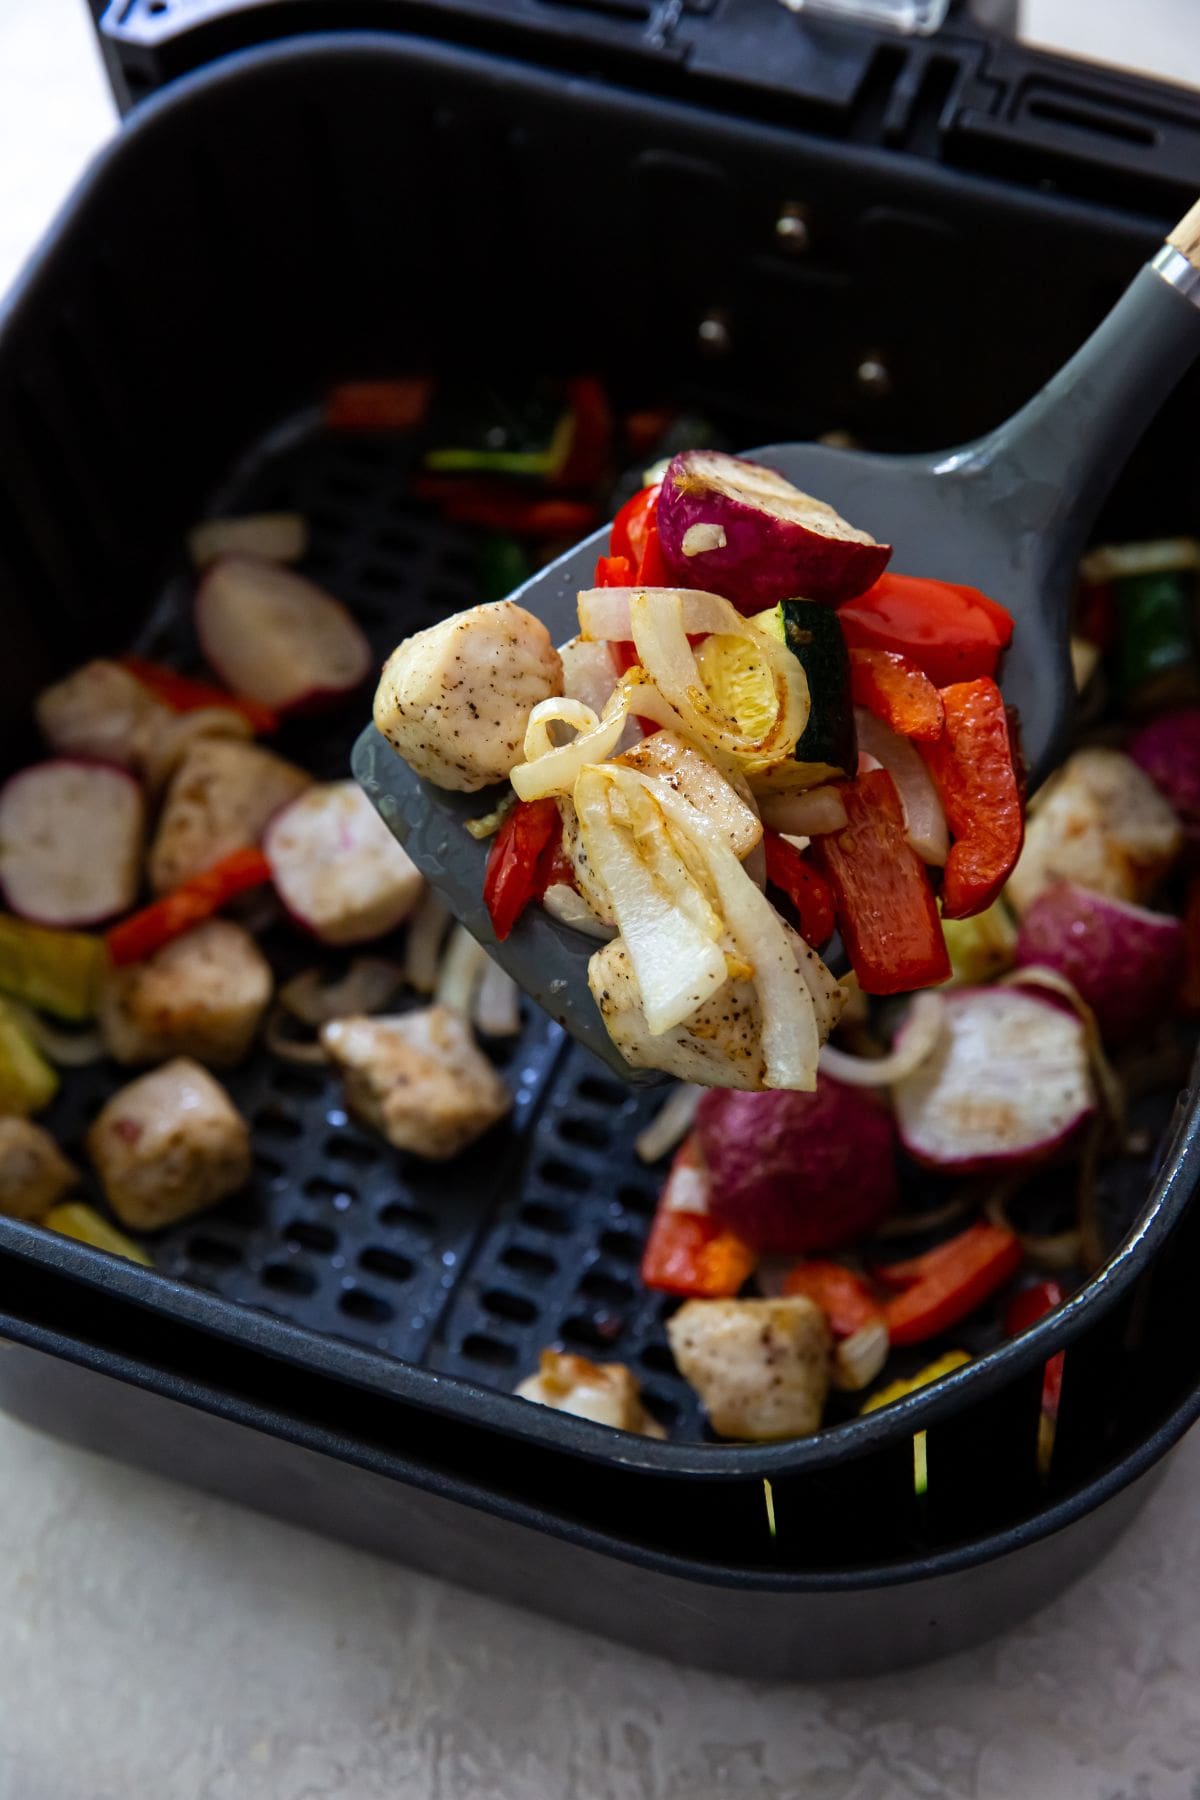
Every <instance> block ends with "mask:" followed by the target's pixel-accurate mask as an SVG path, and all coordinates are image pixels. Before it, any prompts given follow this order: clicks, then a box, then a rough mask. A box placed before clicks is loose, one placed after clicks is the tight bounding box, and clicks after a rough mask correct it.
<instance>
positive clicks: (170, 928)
mask: <svg viewBox="0 0 1200 1800" xmlns="http://www.w3.org/2000/svg"><path fill="white" fill-rule="evenodd" d="M270 879H271V865H270V863H268V861H267V859H266V857H265V856H264V855H263V853H262V851H261V850H258V849H255V848H253V847H248V848H246V849H244V850H231V851H230V853H229V855H228V856H223V857H222V858H221V860H220V862H216V863H214V864H213V866H212V868H211V869H205V871H204V873H203V874H202V875H193V876H192V878H191V880H190V881H185V882H184V883H183V884H182V886H180V887H177V888H175V889H174V891H173V892H172V893H170V894H164V895H163V897H162V899H161V900H155V901H153V902H152V904H151V905H149V906H145V907H143V908H142V910H141V912H135V913H132V914H131V915H130V917H129V918H128V919H123V920H122V921H121V923H120V924H119V925H114V926H113V927H112V929H111V930H110V931H107V932H106V933H105V935H104V942H105V945H106V947H107V949H108V956H109V961H110V962H111V963H113V964H114V966H115V967H117V968H123V967H124V966H125V964H126V963H135V962H144V961H145V959H146V957H148V956H152V955H153V954H154V952H155V951H156V950H161V948H162V946H163V945H164V944H169V943H170V942H171V940H172V938H177V937H182V936H183V934H184V932H185V931H191V929H192V928H193V926H195V925H201V924H203V922H204V920H205V919H210V918H211V917H212V915H213V914H214V913H215V912H219V911H220V909H221V907H223V906H224V905H225V904H226V902H227V901H229V900H232V899H233V897H234V895H235V894H243V893H245V892H246V890H247V888H254V887H261V886H262V884H263V883H264V882H266V881H270Z"/></svg>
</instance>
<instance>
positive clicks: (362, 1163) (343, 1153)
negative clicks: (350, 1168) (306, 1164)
mask: <svg viewBox="0 0 1200 1800" xmlns="http://www.w3.org/2000/svg"><path fill="white" fill-rule="evenodd" d="M325 1154H326V1155H327V1156H332V1157H336V1158H337V1160H338V1161H339V1162H348V1163H355V1164H357V1166H358V1167H359V1168H360V1169H362V1168H366V1167H367V1166H368V1164H370V1163H373V1162H375V1161H376V1160H377V1159H378V1152H377V1150H376V1149H375V1146H374V1144H364V1143H362V1142H360V1140H359V1139H358V1138H352V1137H331V1138H327V1139H326V1142H325Z"/></svg>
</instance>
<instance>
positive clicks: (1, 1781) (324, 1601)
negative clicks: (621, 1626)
mask: <svg viewBox="0 0 1200 1800" xmlns="http://www.w3.org/2000/svg"><path fill="white" fill-rule="evenodd" d="M1027 18H1028V24H1029V29H1030V32H1031V35H1034V36H1036V37H1038V38H1040V39H1042V40H1045V41H1050V42H1054V43H1059V44H1062V45H1064V46H1069V47H1073V48H1079V47H1081V46H1083V45H1085V44H1086V45H1090V47H1091V48H1092V49H1093V51H1094V52H1095V53H1096V54H1097V55H1105V56H1108V57H1110V58H1117V57H1121V56H1125V57H1127V58H1128V59H1129V60H1136V61H1137V62H1139V63H1143V64H1146V65H1148V66H1149V67H1151V68H1160V69H1163V70H1164V71H1165V70H1172V69H1173V70H1174V71H1175V72H1176V75H1177V76H1179V75H1185V74H1186V73H1187V72H1188V71H1189V70H1190V71H1191V72H1192V74H1193V75H1194V76H1195V78H1196V79H1197V80H1200V3H1198V0H1140V3H1139V4H1134V0H1127V3H1126V4H1117V3H1116V0H1030V5H1029V7H1028V11H1027ZM110 129H111V107H110V105H109V103H108V100H107V93H106V90H105V88H104V84H103V78H102V75H101V73H100V70H99V65H98V61H97V59H96V56H95V53H94V51H93V48H92V45H91V42H90V37H89V28H88V26H87V21H86V15H85V9H84V6H83V0H0V291H2V290H3V289H4V288H5V287H6V286H7V285H8V283H9V282H10V281H11V279H12V277H13V275H14V273H15V271H16V268H17V266H18V264H19V262H20V260H21V258H22V257H23V256H24V255H25V254H26V253H27V251H28V249H29V247H30V246H31V245H32V243H33V242H34V241H36V238H37V237H38V235H39V234H40V233H41V231H42V230H43V229H44V228H45V224H46V222H47V220H48V218H49V216H50V215H51V213H52V211H53V209H54V208H55V206H56V205H57V204H58V203H59V201H60V199H61V197H62V196H63V194H64V193H65V192H66V190H67V189H68V187H69V186H70V184H71V182H72V181H73V180H74V178H75V176H76V175H77V173H78V171H79V169H80V167H81V166H82V164H83V162H84V160H85V159H86V157H87V156H88V155H89V154H90V153H91V151H92V149H93V148H94V147H95V146H96V145H97V144H98V143H100V142H101V141H102V140H103V137H104V136H105V134H106V133H107V131H108V130H110ZM1197 175H1198V179H1200V171H1197ZM1198 1495H1200V1435H1193V1436H1192V1438H1190V1439H1189V1440H1188V1441H1187V1442H1186V1443H1185V1444H1184V1445H1183V1446H1182V1448H1181V1449H1180V1451H1179V1452H1178V1454H1177V1455H1176V1457H1175V1459H1174V1462H1173V1465H1172V1467H1171V1468H1170V1470H1169V1472H1168V1474H1167V1476H1166V1479H1165V1482H1164V1484H1163V1486H1162V1488H1161V1489H1160V1490H1159V1492H1158V1493H1157V1494H1156V1495H1155V1497H1154V1498H1153V1500H1152V1501H1151V1503H1150V1506H1149V1509H1148V1510H1147V1511H1146V1513H1145V1514H1144V1515H1143V1516H1142V1518H1141V1519H1140V1520H1139V1521H1138V1522H1137V1524H1136V1525H1135V1526H1134V1528H1133V1530H1132V1531H1131V1532H1130V1533H1129V1534H1128V1535H1127V1536H1126V1537H1125V1539H1124V1540H1123V1541H1122V1542H1121V1543H1120V1544H1119V1545H1118V1547H1117V1548H1116V1550H1115V1551H1114V1552H1113V1553H1112V1554H1111V1555H1110V1556H1109V1558H1108V1559H1107V1560H1106V1561H1105V1562H1104V1563H1103V1564H1102V1565H1101V1567H1100V1568H1099V1569H1098V1570H1096V1572H1095V1573H1094V1574H1092V1575H1091V1576H1090V1577H1088V1578H1087V1579H1086V1580H1085V1581H1083V1582H1082V1583H1081V1584H1080V1585H1079V1586H1078V1587H1076V1588H1075V1589H1074V1590H1073V1591H1072V1592H1071V1593H1070V1594H1068V1595H1067V1596H1066V1597H1065V1598H1064V1599H1062V1600H1060V1601H1059V1602H1057V1603H1056V1604H1055V1605H1054V1606H1052V1607H1051V1608H1050V1609H1048V1610H1047V1611H1046V1612H1044V1613H1043V1614H1042V1615H1040V1616H1039V1617H1038V1618H1037V1619H1035V1620H1034V1621H1032V1622H1031V1623H1030V1624H1028V1625H1026V1626H1023V1627H1021V1628H1020V1629H1018V1630H1016V1631H1013V1632H1011V1633H1009V1634H1008V1635H1007V1636H1006V1637H1004V1638H1001V1639H999V1640H998V1641H997V1642H995V1643H993V1644H991V1645H989V1646H986V1647H985V1648H983V1649H980V1650H977V1651H973V1652H971V1653H969V1654H967V1655H963V1656H959V1657H956V1658H954V1659H952V1660H950V1661H948V1662H944V1663H941V1664H938V1665H935V1666H934V1667H932V1668H929V1669H926V1670H918V1671H915V1672H913V1673H910V1674H906V1675H900V1676H895V1677H890V1678H887V1679H882V1680H876V1681H872V1682H841V1683H833V1684H829V1685H822V1686H807V1687H800V1686H789V1687H782V1686H774V1685H772V1686H767V1685H755V1684H750V1683H743V1682H733V1681H728V1680H723V1679H719V1678H717V1677H713V1676H707V1675H701V1674H696V1673H694V1672H691V1671H686V1670H678V1669H674V1668H671V1667H669V1666H667V1665H665V1664H661V1663H656V1662H652V1661H648V1660H647V1659H645V1658H642V1657H638V1656H635V1655H632V1654H631V1653H629V1652H626V1651H623V1650H620V1649H617V1648H615V1647H613V1646H611V1645H607V1644H604V1643H601V1642H599V1641H598V1640H594V1639H590V1638H587V1637H584V1636H582V1635H580V1634H578V1633H574V1632H571V1631H569V1630H566V1629H564V1628H562V1627H560V1626H556V1625H551V1624H548V1623H546V1622H544V1621H541V1620H539V1619H537V1618H534V1617H531V1616H529V1615H526V1614H522V1613H518V1612H514V1611H511V1610H508V1609H506V1608H504V1607H501V1606H499V1605H496V1604H494V1603H492V1602H489V1601H485V1600H481V1599H478V1598H476V1597H475V1596H473V1595H471V1594H468V1593H464V1592H460V1591H458V1590H456V1589H454V1588H451V1587H448V1586H446V1585H444V1584H442V1583H440V1582H436V1581H433V1580H430V1579H427V1578H425V1577H422V1576H418V1575H414V1574H412V1573H410V1572H409V1571H407V1570H404V1569H401V1568H394V1567H391V1566H389V1565H385V1564H380V1563H378V1562H376V1561H374V1560H372V1559H371V1558H369V1557H366V1556H362V1555H359V1554H356V1553H353V1552H351V1551H348V1550H344V1549H342V1548H340V1547H339V1546H336V1545H332V1544H327V1543H324V1542H322V1541H321V1540H318V1539H315V1538H312V1537H309V1536H306V1535H305V1534H303V1533H300V1532H297V1531H295V1530H292V1529H289V1528H287V1527H284V1526H281V1525H277V1524H274V1523H272V1522H270V1521H268V1520H264V1519H261V1518H259V1517H257V1516H256V1515H254V1514H252V1513H249V1512H245V1511H241V1510H239V1509H237V1508H235V1507H231V1506H228V1505H225V1504H223V1503H221V1502H218V1501H215V1500H208V1499H204V1498H202V1497H199V1496H197V1495H195V1494H193V1493H190V1492H188V1491H186V1490H183V1489H179V1488H175V1487H172V1486H170V1485H169V1484H167V1483H165V1482H162V1481H158V1480H153V1479H150V1478H149V1477H146V1476H142V1475H137V1474H134V1473H132V1472H130V1471H128V1470H125V1469H122V1468H119V1467H117V1466H115V1465H111V1464H108V1463H105V1462H103V1461H101V1460H98V1459H97V1458H94V1457H92V1456H88V1455H85V1454H82V1453H80V1452H77V1451H73V1450H69V1449H66V1448H64V1447H62V1446H61V1445H58V1444H56V1443H53V1442H51V1441H50V1440H48V1439H46V1438H43V1437H40V1436H38V1435H36V1434H35V1433H32V1432H30V1431H28V1430H27V1429H25V1428H24V1427H23V1426H20V1425H17V1424H15V1423H12V1422H11V1421H9V1420H7V1419H5V1418H4V1417H3V1416H0V1671H2V1672H0V1800H318V1797H324V1796H328V1797H330V1800H334V1797H336V1800H560V1797H561V1800H905V1797H908V1796H919V1797H920V1800H967V1797H973V1800H1200V1607H1198V1604H1197V1603H1198V1601H1200V1507H1198V1505H1197V1496H1198Z"/></svg>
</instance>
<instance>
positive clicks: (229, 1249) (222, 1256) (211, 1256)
mask: <svg viewBox="0 0 1200 1800" xmlns="http://www.w3.org/2000/svg"><path fill="white" fill-rule="evenodd" d="M187 1253H188V1255H189V1256H190V1257H191V1259H192V1261H193V1262H198V1263H207V1264H208V1266H209V1267H210V1268H212V1269H232V1268H233V1267H234V1266H235V1265H236V1264H237V1263H240V1262H241V1260H242V1253H241V1251H240V1250H239V1249H238V1248H237V1247H236V1245H234V1244H226V1243H224V1242H223V1241H222V1240H221V1239H220V1238H213V1237H194V1238H189V1239H188V1247H187Z"/></svg>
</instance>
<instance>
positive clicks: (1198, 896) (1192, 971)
mask: <svg viewBox="0 0 1200 1800" xmlns="http://www.w3.org/2000/svg"><path fill="white" fill-rule="evenodd" d="M1183 958H1184V960H1183V985H1182V987H1181V988H1180V990H1179V1007H1180V1011H1181V1012H1184V1013H1186V1014H1187V1015H1188V1017H1189V1018H1195V1016H1196V1015H1197V1014H1198V1013H1200V875H1193V876H1192V879H1191V881H1190V882H1189V883H1188V891H1187V902H1186V904H1185V906H1184V909H1183Z"/></svg>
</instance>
